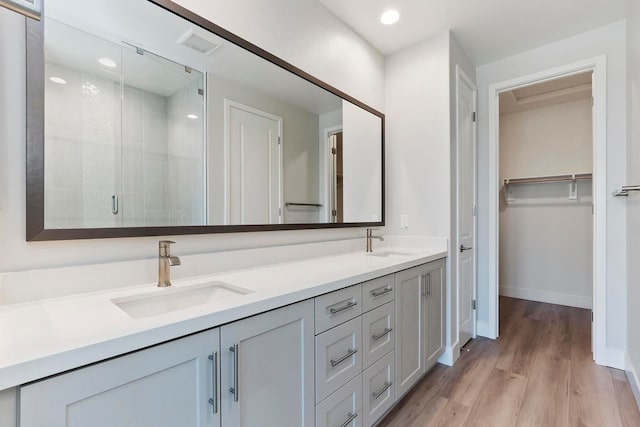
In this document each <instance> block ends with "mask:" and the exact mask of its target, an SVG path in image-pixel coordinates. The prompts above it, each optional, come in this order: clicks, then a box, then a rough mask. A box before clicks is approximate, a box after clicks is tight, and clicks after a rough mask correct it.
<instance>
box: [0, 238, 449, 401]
mask: <svg viewBox="0 0 640 427" xmlns="http://www.w3.org/2000/svg"><path fill="white" fill-rule="evenodd" d="M387 250H390V249H387ZM398 251H399V252H400V251H406V252H411V253H412V254H411V255H391V256H388V257H379V256H370V255H366V254H365V253H364V252H356V253H344V254H340V255H333V256H323V257H317V258H313V259H307V260H298V261H292V262H284V263H279V264H272V265H266V266H265V265H263V266H260V267H256V268H247V269H243V270H237V271H232V272H227V273H216V274H213V275H207V276H199V277H196V278H189V279H179V280H174V283H173V284H174V286H175V287H180V286H186V285H191V284H195V283H199V282H205V281H207V282H209V281H212V280H216V281H221V282H226V283H229V284H231V285H235V286H239V287H242V288H245V289H248V290H250V291H252V293H250V294H248V295H242V296H238V297H232V298H229V299H224V300H223V301H219V302H215V301H214V302H211V303H208V304H203V305H199V306H195V307H190V308H185V309H182V310H178V311H173V312H169V313H165V314H160V315H157V316H152V317H147V318H140V319H134V318H132V317H130V316H129V315H128V314H126V313H125V312H124V311H122V310H121V309H120V308H119V307H117V306H116V305H115V304H113V303H112V302H111V300H112V299H114V298H119V297H123V296H130V295H136V294H143V293H146V292H154V291H157V290H158V288H157V287H156V284H155V283H148V284H145V285H141V286H133V287H128V288H120V289H111V290H103V291H99V292H93V293H89V294H81V295H75V296H66V297H61V298H51V299H46V300H40V301H35V302H28V303H23V304H13V305H6V306H3V307H2V310H1V311H0V390H3V389H7V388H10V387H14V386H17V385H20V384H24V383H27V382H30V381H34V380H37V379H40V378H44V377H47V376H50V375H54V374H57V373H60V372H64V371H67V370H70V369H74V368H77V367H80V366H84V365H87V364H90V363H94V362H97V361H100V360H104V359H107V358H110V357H114V356H118V355H121V354H124V353H127V352H130V351H134V350H138V349H141V348H145V347H148V346H151V345H155V344H158V343H161V342H164V341H168V340H172V339H175V338H179V337H182V336H184V335H188V334H191V333H194V332H198V331H202V330H205V329H209V328H212V327H216V326H220V325H223V324H225V323H229V322H233V321H235V320H239V319H242V318H245V317H248V316H253V315H255V314H258V313H262V312H265V311H268V310H272V309H274V308H278V307H282V306H285V305H288V304H292V303H295V302H298V301H302V300H305V299H308V298H313V297H315V296H318V295H321V294H324V293H327V292H331V291H334V290H337V289H341V288H344V287H346V286H350V285H354V284H357V283H360V282H364V281H366V280H370V279H373V278H376V277H380V276H384V275H386V274H392V273H395V272H397V271H400V270H404V269H407V268H410V267H414V266H417V265H420V264H423V263H425V262H430V261H433V260H436V259H440V258H443V257H445V256H446V255H447V253H446V251H442V250H436V249H422V248H420V249H418V248H411V249H408V250H405V249H402V248H398Z"/></svg>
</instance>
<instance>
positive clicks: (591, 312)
mask: <svg viewBox="0 0 640 427" xmlns="http://www.w3.org/2000/svg"><path fill="white" fill-rule="evenodd" d="M591 321H592V322H593V310H591Z"/></svg>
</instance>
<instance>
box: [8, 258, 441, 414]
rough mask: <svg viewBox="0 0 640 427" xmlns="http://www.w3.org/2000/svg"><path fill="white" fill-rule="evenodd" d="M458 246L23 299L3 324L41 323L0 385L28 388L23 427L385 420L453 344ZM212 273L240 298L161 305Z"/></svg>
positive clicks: (11, 350) (23, 393) (11, 356)
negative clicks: (451, 293) (449, 255)
mask: <svg viewBox="0 0 640 427" xmlns="http://www.w3.org/2000/svg"><path fill="white" fill-rule="evenodd" d="M445 255H446V252H445V251H444V250H433V249H424V248H422V249H419V248H411V249H410V250H406V249H402V250H400V249H393V248H389V249H382V250H379V251H378V252H375V251H374V252H373V253H371V254H367V253H364V252H356V253H346V254H339V255H335V256H324V257H319V258H318V257H316V258H311V259H304V260H298V261H293V262H284V263H278V264H271V265H264V266H260V267H256V268H249V269H243V270H238V271H234V272H229V273H221V274H215V275H209V276H202V277H198V278H192V279H188V280H185V279H182V280H176V281H175V283H174V286H173V287H172V288H173V289H171V288H164V289H159V288H157V286H156V284H155V283H150V284H147V285H143V286H134V287H129V288H126V289H116V290H105V291H99V292H93V293H90V294H85V295H75V296H67V297H61V298H54V299H47V300H42V301H35V302H31V303H25V304H16V305H14V306H11V307H6V309H4V310H3V311H0V319H1V320H2V321H1V322H0V324H1V325H9V324H16V322H25V320H24V319H25V318H27V317H29V318H31V319H32V320H31V321H30V322H29V325H30V326H31V329H32V331H31V333H30V336H29V339H28V340H27V339H24V340H23V341H22V347H16V344H18V343H17V341H18V340H20V337H19V334H18V333H17V331H14V332H11V331H10V328H7V327H6V326H2V328H3V331H2V332H3V334H0V337H1V338H0V348H1V349H2V350H3V351H2V352H0V378H2V381H3V384H2V387H0V388H3V389H4V388H8V387H14V386H19V395H20V398H19V408H18V411H19V415H20V417H19V418H20V424H19V425H20V426H21V427H33V426H43V425H47V426H85V425H92V426H113V425H131V426H134V425H135V426H140V425H154V426H175V425H183V426H218V425H222V426H256V425H262V426H314V425H315V426H334V425H337V426H341V425H344V426H370V425H374V424H375V423H376V421H378V420H379V419H380V417H381V416H382V415H384V414H385V413H386V412H387V411H388V410H389V409H390V408H391V407H392V406H393V405H394V403H395V402H396V401H397V400H398V399H400V398H401V397H402V395H403V394H404V393H406V391H408V390H409V389H410V388H411V387H412V386H413V385H414V384H415V382H416V381H417V380H418V379H419V378H420V377H421V376H422V375H423V374H424V373H425V372H427V370H428V369H429V368H430V367H432V366H433V364H435V362H436V361H437V358H438V357H439V356H440V355H441V354H442V352H443V351H444V324H445V323H444V320H443V316H444V314H445V313H444V295H445V275H444V267H445V258H444V256H445ZM212 283H213V284H218V285H219V284H223V285H225V286H230V287H231V288H230V289H241V290H242V291H243V292H242V293H240V292H239V293H231V295H229V296H228V295H226V294H225V293H221V294H220V299H219V300H216V299H215V297H213V296H211V297H209V298H208V299H206V298H204V300H205V301H206V302H204V303H198V304H195V303H192V304H191V306H189V305H183V306H182V308H176V307H175V306H172V305H171V304H166V305H164V309H162V310H160V309H158V308H157V305H158V304H157V300H158V292H159V291H160V292H164V291H169V292H173V294H174V295H176V296H177V297H176V298H177V299H178V300H181V299H182V298H183V295H184V292H192V291H194V290H195V292H198V293H201V292H203V291H202V289H208V288H209V287H211V286H213V285H211V284H212ZM216 289H217V288H216ZM181 292H182V294H181ZM212 292H214V293H213V295H215V292H218V291H217V290H216V291H212ZM167 295H171V294H167ZM199 295H200V294H199ZM162 298H164V294H163V295H162ZM171 298H172V297H170V299H171ZM201 300H203V298H201V295H200V297H199V298H198V301H201ZM123 301H129V302H130V301H137V302H139V303H140V304H143V305H144V304H148V303H147V301H153V303H152V304H154V306H155V307H156V308H155V309H154V310H155V311H153V310H152V311H145V310H141V309H140V307H137V308H136V309H135V310H132V309H131V306H127V305H123V304H122V302H123ZM183 304H184V303H183ZM34 319H40V320H34ZM5 332H7V333H5ZM5 350H6V351H5ZM114 408H118V409H117V410H114Z"/></svg>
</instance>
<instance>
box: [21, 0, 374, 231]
mask: <svg viewBox="0 0 640 427" xmlns="http://www.w3.org/2000/svg"><path fill="white" fill-rule="evenodd" d="M148 1H150V2H151V3H153V4H155V5H157V6H159V7H161V8H163V9H165V10H167V11H169V12H171V13H173V14H175V15H178V16H180V17H182V18H184V19H186V20H188V21H190V22H191V23H193V24H195V25H198V26H200V27H202V28H204V29H206V30H208V31H210V32H212V33H214V34H216V35H218V36H220V37H222V38H225V39H227V40H228V41H230V42H231V43H234V44H236V45H238V46H240V47H242V48H244V49H246V50H248V51H250V52H252V53H253V54H255V55H257V56H259V57H261V58H263V59H266V60H267V61H269V62H271V63H273V64H275V65H277V66H279V67H281V68H284V69H285V70H287V71H290V72H291V73H293V74H296V75H297V76H299V77H301V78H303V79H305V80H307V81H309V82H311V83H313V84H315V85H317V86H319V87H321V88H323V89H326V90H327V91H329V92H331V93H333V94H334V95H337V96H339V97H340V98H343V99H345V100H347V101H349V102H351V103H352V104H354V105H357V106H358V107H360V108H363V109H364V110H366V111H368V112H370V113H372V114H374V115H376V116H378V117H380V119H381V124H382V126H381V148H382V158H381V161H382V165H381V167H382V168H381V170H382V177H381V178H382V180H381V182H382V186H381V187H382V188H381V189H380V191H381V201H382V206H381V212H382V215H381V219H382V220H381V221H379V222H354V223H306V224H261V225H201V226H200V225H198V226H173V227H171V226H168V227H114V228H73V229H46V228H45V226H44V195H45V191H44V190H45V186H44V184H45V183H44V19H43V20H41V21H35V20H32V19H26V43H27V69H26V79H27V111H26V112H27V176H26V189H27V194H26V201H27V206H26V214H27V218H26V239H27V241H45V240H72V239H98V238H111V237H138V236H170V235H183V234H208V233H237V232H255V231H277V230H303V229H323V228H348V227H376V226H384V218H385V216H384V201H385V194H384V182H385V180H384V128H385V122H384V121H385V116H384V114H382V113H381V112H379V111H377V110H375V109H373V108H371V107H369V106H368V105H365V104H363V103H362V102H360V101H358V100H357V99H355V98H353V97H351V96H349V95H347V94H346V93H344V92H342V91H340V90H338V89H336V88H334V87H333V86H330V85H329V84H327V83H325V82H323V81H321V80H319V79H317V78H315V77H313V76H312V75H310V74H308V73H306V72H304V71H302V70H301V69H299V68H297V67H295V66H294V65H292V64H290V63H288V62H286V61H283V60H282V59H280V58H278V57H276V56H274V55H272V54H271V53H269V52H267V51H265V50H264V49H261V48H259V47H258V46H256V45H254V44H252V43H250V42H248V41H246V40H244V39H242V38H240V37H238V36H236V35H235V34H233V33H231V32H229V31H227V30H225V29H224V28H221V27H219V26H218V25H216V24H214V23H212V22H210V21H208V20H206V19H204V18H202V17H201V16H198V15H196V14H195V13H193V12H191V11H189V10H188V9H185V8H184V7H182V6H179V5H177V4H175V3H173V2H172V1H169V0H148ZM43 16H44V14H43Z"/></svg>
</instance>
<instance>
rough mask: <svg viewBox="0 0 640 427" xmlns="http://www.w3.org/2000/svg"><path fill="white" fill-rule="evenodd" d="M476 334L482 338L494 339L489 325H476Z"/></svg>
mask: <svg viewBox="0 0 640 427" xmlns="http://www.w3.org/2000/svg"><path fill="white" fill-rule="evenodd" d="M476 334H477V335H478V336H480V337H486V338H492V339H493V338H494V337H493V336H492V335H491V334H489V323H488V322H481V321H478V322H477V323H476Z"/></svg>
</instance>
